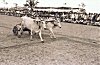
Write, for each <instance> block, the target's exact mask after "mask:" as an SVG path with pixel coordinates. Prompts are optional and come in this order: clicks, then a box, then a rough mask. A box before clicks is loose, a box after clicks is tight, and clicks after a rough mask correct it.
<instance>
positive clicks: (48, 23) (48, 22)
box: [45, 18, 61, 38]
mask: <svg viewBox="0 0 100 65" xmlns="http://www.w3.org/2000/svg"><path fill="white" fill-rule="evenodd" d="M45 21H46V29H47V30H49V32H50V37H51V38H56V36H55V35H54V32H53V29H54V28H55V27H57V26H58V27H59V28H61V22H60V19H59V18H55V20H54V19H52V18H49V19H47V20H45Z"/></svg>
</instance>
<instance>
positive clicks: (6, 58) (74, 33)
mask: <svg viewBox="0 0 100 65" xmlns="http://www.w3.org/2000/svg"><path fill="white" fill-rule="evenodd" d="M19 22H20V18H17V17H13V16H4V15H0V65H100V28H99V27H96V26H86V25H79V24H70V23H62V28H61V29H59V28H56V29H54V32H55V35H56V37H57V39H56V40H53V39H50V37H49V35H48V31H43V37H44V40H45V43H41V42H40V39H39V37H38V36H34V38H33V41H30V40H29V36H28V34H27V32H26V33H25V34H24V35H23V36H22V38H20V39H19V38H17V37H16V36H14V35H13V33H12V28H13V26H14V25H16V24H17V23H19Z"/></svg>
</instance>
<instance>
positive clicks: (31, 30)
mask: <svg viewBox="0 0 100 65" xmlns="http://www.w3.org/2000/svg"><path fill="white" fill-rule="evenodd" d="M30 33H31V36H30V40H31V41H32V38H33V37H32V36H33V31H32V29H31V31H30Z"/></svg>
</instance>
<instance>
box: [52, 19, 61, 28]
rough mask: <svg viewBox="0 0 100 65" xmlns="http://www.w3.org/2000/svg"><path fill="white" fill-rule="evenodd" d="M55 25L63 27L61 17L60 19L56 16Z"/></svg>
mask: <svg viewBox="0 0 100 65" xmlns="http://www.w3.org/2000/svg"><path fill="white" fill-rule="evenodd" d="M54 25H55V26H58V27H59V28H61V22H60V19H59V18H56V19H55V21H54Z"/></svg>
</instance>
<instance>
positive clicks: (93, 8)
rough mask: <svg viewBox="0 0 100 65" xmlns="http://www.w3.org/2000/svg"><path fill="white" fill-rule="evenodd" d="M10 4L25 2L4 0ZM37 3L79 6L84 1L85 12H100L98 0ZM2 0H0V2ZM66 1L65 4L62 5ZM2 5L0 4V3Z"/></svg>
mask: <svg viewBox="0 0 100 65" xmlns="http://www.w3.org/2000/svg"><path fill="white" fill-rule="evenodd" d="M5 1H6V2H8V3H9V6H11V3H18V5H19V6H22V5H23V4H25V3H26V0H5ZM38 1H39V3H38V5H37V6H41V7H45V6H47V7H48V6H50V7H59V6H60V7H62V6H65V7H79V6H78V5H79V4H80V3H84V4H85V5H86V6H85V9H86V11H87V12H97V13H100V0H38ZM1 2H3V0H0V3H1ZM64 3H66V5H64ZM0 6H2V5H0Z"/></svg>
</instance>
